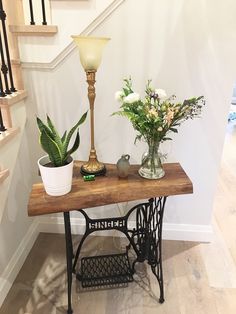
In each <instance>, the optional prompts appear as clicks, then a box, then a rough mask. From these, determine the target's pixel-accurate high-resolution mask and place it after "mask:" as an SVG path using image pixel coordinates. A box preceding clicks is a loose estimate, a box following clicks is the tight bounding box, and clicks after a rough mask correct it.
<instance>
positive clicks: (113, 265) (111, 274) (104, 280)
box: [77, 253, 134, 288]
mask: <svg viewBox="0 0 236 314" xmlns="http://www.w3.org/2000/svg"><path fill="white" fill-rule="evenodd" d="M77 278H78V279H79V280H80V281H81V285H82V287H83V288H91V287H100V286H101V287H103V288H104V286H109V287H111V286H114V287H115V286H121V284H124V283H128V282H132V281H133V280H134V279H133V272H132V269H131V267H130V262H129V258H128V254H127V253H122V254H111V255H101V256H91V257H83V258H82V259H81V270H80V274H79V275H77Z"/></svg>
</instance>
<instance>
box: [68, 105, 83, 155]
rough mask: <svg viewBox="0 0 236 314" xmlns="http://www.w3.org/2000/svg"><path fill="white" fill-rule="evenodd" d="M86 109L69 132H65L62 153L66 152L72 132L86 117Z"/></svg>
mask: <svg viewBox="0 0 236 314" xmlns="http://www.w3.org/2000/svg"><path fill="white" fill-rule="evenodd" d="M87 114H88V111H86V112H85V113H84V114H83V115H82V117H81V118H80V120H79V121H78V122H77V123H76V125H74V126H73V128H72V129H71V130H70V132H69V133H68V134H67V136H66V139H65V141H64V143H63V152H62V154H63V155H64V154H66V152H67V149H68V146H69V143H70V140H71V137H72V135H73V134H74V132H75V131H76V129H77V128H78V127H79V126H80V125H81V124H82V123H83V122H84V121H85V119H86V117H87Z"/></svg>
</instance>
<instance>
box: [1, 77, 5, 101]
mask: <svg viewBox="0 0 236 314" xmlns="http://www.w3.org/2000/svg"><path fill="white" fill-rule="evenodd" d="M5 96H6V94H5V93H4V90H3V85H2V75H1V73H0V97H5Z"/></svg>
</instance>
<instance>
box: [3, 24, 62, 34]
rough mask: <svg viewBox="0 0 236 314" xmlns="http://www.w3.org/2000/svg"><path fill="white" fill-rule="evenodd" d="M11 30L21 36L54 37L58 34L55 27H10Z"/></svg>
mask: <svg viewBox="0 0 236 314" xmlns="http://www.w3.org/2000/svg"><path fill="white" fill-rule="evenodd" d="M9 30H10V32H12V33H15V34H17V35H21V36H27V35H33V36H52V35H54V34H56V33H57V32H58V28H57V26H55V25H9Z"/></svg>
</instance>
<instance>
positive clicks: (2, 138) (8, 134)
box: [0, 128, 20, 147]
mask: <svg viewBox="0 0 236 314" xmlns="http://www.w3.org/2000/svg"><path fill="white" fill-rule="evenodd" d="M19 132H20V128H11V129H8V130H7V131H5V132H4V133H3V134H0V147H2V146H3V145H4V144H6V143H7V142H9V141H10V140H11V139H12V138H14V137H15V136H16V135H17V134H18V133H19Z"/></svg>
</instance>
